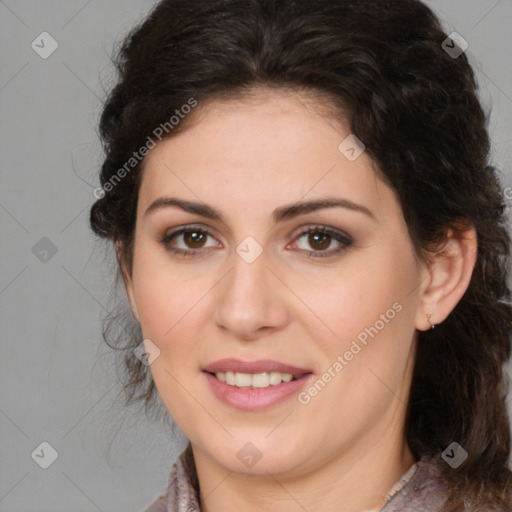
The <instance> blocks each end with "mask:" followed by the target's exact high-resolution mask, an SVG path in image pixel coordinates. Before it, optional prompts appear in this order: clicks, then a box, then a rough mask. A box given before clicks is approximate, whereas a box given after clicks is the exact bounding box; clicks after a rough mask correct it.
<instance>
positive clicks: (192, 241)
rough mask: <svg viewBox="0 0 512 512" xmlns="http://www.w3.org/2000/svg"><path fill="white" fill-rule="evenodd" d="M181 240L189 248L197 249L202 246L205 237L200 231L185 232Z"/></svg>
mask: <svg viewBox="0 0 512 512" xmlns="http://www.w3.org/2000/svg"><path fill="white" fill-rule="evenodd" d="M183 239H184V240H185V243H186V244H187V245H188V246H189V247H191V248H193V249H197V248H199V247H202V245H203V244H204V241H205V236H204V233H201V232H200V231H187V232H186V233H184V235H183Z"/></svg>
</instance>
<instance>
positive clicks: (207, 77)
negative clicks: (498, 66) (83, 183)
mask: <svg viewBox="0 0 512 512" xmlns="http://www.w3.org/2000/svg"><path fill="white" fill-rule="evenodd" d="M446 37H447V34H446V33H445V32H444V31H443V28H442V26H441V24H440V21H439V19H438V18H437V17H436V16H435V15H434V14H433V12H432V11H431V10H430V9H429V8H428V7H427V6H425V5H424V4H423V3H421V2H420V1H417V0H364V1H362V0H315V1H311V0H163V1H161V2H160V3H158V4H157V5H156V6H155V8H154V9H153V10H152V12H151V13H150V14H149V15H148V17H147V18H146V19H145V20H144V21H143V22H141V23H140V24H139V25H138V26H137V27H136V28H134V29H133V30H132V31H131V32H130V34H129V35H128V36H126V38H125V39H124V40H123V41H122V44H121V45H120V46H119V47H118V48H117V49H116V51H115V52H114V53H115V54H114V58H113V61H114V63H115V66H116V70H117V72H118V77H117V81H116V84H115V86H114V87H113V88H112V90H111V91H110V93H109V94H108V97H107V100H106V103H105V105H104V108H103V110H102V114H101V120H100V125H99V128H100V137H101V140H102V143H103V148H104V150H105V154H106V156H105V160H104V162H103V165H102V168H101V173H100V181H101V184H102V186H103V187H104V188H105V190H107V188H109V190H108V191H107V192H106V193H105V195H104V197H102V198H100V199H98V200H97V201H96V202H95V203H94V204H93V206H92V208H91V211H90V225H91V227H92V229H93V231H94V232H95V233H96V234H97V235H99V236H100V237H102V238H104V239H107V240H110V241H112V242H115V243H116V246H117V247H118V248H119V251H118V253H117V262H118V264H119V267H118V271H121V270H123V271H126V272H131V268H132V251H133V236H134V228H135V220H136V208H137V198H138V190H139V184H140V175H141V172H140V168H141V165H140V163H139V164H137V165H136V166H134V167H133V169H132V170H130V171H129V172H127V173H126V176H124V177H123V178H122V179H121V180H118V182H116V184H115V186H113V187H106V186H105V185H106V184H107V183H112V181H111V180H112V177H113V176H114V175H115V174H116V173H118V170H119V169H120V168H122V167H123V166H124V165H125V164H126V162H127V161H129V159H130V157H131V156H132V154H133V152H134V151H137V150H138V149H139V148H140V147H142V146H143V145H144V144H146V143H147V140H148V136H152V133H154V130H155V128H156V127H158V126H159V125H160V124H161V123H164V122H166V121H167V122H168V121H169V119H170V118H171V116H173V115H175V114H176V111H177V110H178V111H181V110H180V109H182V107H183V105H185V104H187V103H188V102H189V101H190V99H191V98H194V99H195V100H196V101H198V103H199V107H197V108H198V109H200V106H201V104H205V103H206V102H207V101H212V100H214V99H216V98H222V99H228V100H229V99H235V98H241V97H242V98H243V97H244V95H245V94H247V93H248V92H250V91H251V90H253V89H254V88H255V87H264V88H265V87H266V88H276V87H277V88H281V89H286V90H292V91H293V90H295V91H309V92H313V93H315V94H317V95H318V97H319V98H328V100H329V104H330V106H331V110H332V112H333V113H334V114H335V115H338V116H339V117H340V118H341V119H346V120H348V122H349V124H350V127H351V131H352V132H353V133H354V134H356V135H357V137H359V139H361V140H362V141H364V144H365V145H366V151H367V152H368V154H369V155H370V156H371V158H372V159H373V161H374V162H375V164H376V167H377V169H378V170H377V172H378V173H379V175H380V177H381V178H382V179H384V180H385V182H386V183H387V184H388V185H389V186H391V187H392V188H393V189H394V190H395V191H396V194H397V197H398V199H399V201H400V203H401V206H402V211H403V214H404V217H405V220H406V223H407V226H408V231H409V234H410V237H411V240H412V242H413V244H414V246H415V248H416V251H417V253H418V255H419V256H420V257H421V258H423V259H424V260H425V261H428V257H429V251H431V250H434V249H435V248H436V247H438V244H440V243H441V242H442V241H443V240H444V239H445V234H446V230H447V228H449V227H451V228H453V229H454V230H455V231H456V232H457V231H459V230H461V229H464V227H467V226H471V225H472V226H474V227H475V229H476V232H477V237H478V255H477V261H476V266H475V269H474V272H473V275H472V279H471V282H470V284H469V287H468V289H467V291H466V293H465V294H464V296H463V297H462V299H461V300H460V302H459V303H458V304H457V306H456V307H455V308H454V310H453V311H452V312H451V314H450V315H449V316H448V318H447V319H446V321H445V322H443V323H442V324H441V325H438V326H437V327H436V328H435V329H434V330H430V331H425V332H418V350H417V357H416V362H415V370H414V376H413V381H412V388H411V395H410V402H409V406H408V414H407V420H406V431H405V435H406V437H407V441H408V443H409V445H410V447H411V449H412V451H413V453H414V454H415V456H416V457H418V458H420V457H422V456H432V457H439V454H440V453H441V452H442V451H443V450H445V449H446V447H447V446H449V445H450V444H451V443H452V442H453V441H457V442H458V443H459V444H460V445H461V446H462V447H463V448H464V449H465V450H466V451H467V453H468V458H467V460H466V461H465V462H464V463H463V464H462V465H460V466H459V467H458V468H457V469H452V468H451V467H450V466H449V465H448V464H445V463H442V473H443V476H444V478H445V479H446V481H447V482H448V489H449V499H448V502H447V504H446V505H445V507H444V511H445V512H452V511H462V510H479V511H480V510H482V511H486V512H488V511H500V512H504V511H510V510H512V498H511V495H512V491H511V482H512V474H511V471H510V466H509V457H510V441H511V440H510V429H509V420H508V417H507V411H506V404H505V402H506V398H507V389H508V383H507V380H506V377H505V375H506V374H505V373H504V369H503V365H504V363H505V362H506V361H507V360H508V358H509V356H510V351H511V333H512V306H511V294H510V289H509V288H508V286H507V279H508V275H509V271H510V235H509V233H508V232H507V226H506V204H505V198H504V194H503V190H502V188H501V185H500V182H499V176H498V172H497V170H496V169H495V168H494V167H492V166H491V165H490V161H489V149H490V143H489V137H488V132H487V117H486V115H485V113H484V111H483V109H482V106H481V104H480V101H479V99H478V95H477V83H476V79H475V76H474V72H473V70H472V68H471V66H470V64H469V63H468V59H467V57H466V55H465V54H462V55H460V56H459V57H458V58H452V56H450V55H449V54H448V53H447V52H446V51H445V50H444V49H443V47H442V43H443V41H444V40H445V39H446ZM193 117H194V114H193V113H192V114H190V115H189V116H188V117H187V116H184V118H183V119H181V117H180V122H179V123H177V124H176V126H173V128H172V129H169V133H165V136H166V137H172V136H173V134H175V133H178V132H180V131H181V130H184V129H186V127H187V124H188V123H189V121H190V119H192V118H193ZM153 138H154V137H153ZM214 179H215V177H214V176H212V180H214ZM117 277H119V274H118V276H117ZM107 320H108V321H107V322H106V324H109V325H110V326H111V324H112V323H115V322H116V321H118V320H119V319H118V318H117V319H116V318H115V317H111V318H109V319H107ZM112 332H113V331H111V330H109V328H108V327H104V332H103V335H104V338H105V340H106V341H107V342H108V343H109V342H112V343H113V345H116V346H119V342H121V341H124V342H126V340H128V342H127V343H125V346H124V347H123V350H125V351H126V352H125V357H124V358H123V361H124V364H125V365H126V367H125V377H126V376H127V380H126V382H125V387H124V389H125V392H126V402H127V403H129V402H133V401H135V402H137V401H139V403H140V401H143V402H144V404H145V407H146V412H147V410H148V408H149V409H150V410H151V409H152V408H153V406H154V405H155V403H156V402H155V394H156V388H155V386H154V382H153V380H152V378H151V377H150V375H149V371H148V369H147V367H146V366H144V365H143V364H142V363H141V362H140V361H139V360H138V359H137V358H135V357H134V356H133V348H134V347H135V346H137V345H138V344H139V343H140V342H141V337H140V328H139V329H135V330H134V332H133V334H129V335H126V334H125V335H124V336H118V337H119V339H117V338H116V339H112V338H115V336H114V337H110V336H109V333H112ZM121 338H122V339H121ZM136 393H138V395H137V396H136V397H134V395H135V394H136Z"/></svg>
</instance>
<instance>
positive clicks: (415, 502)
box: [381, 458, 447, 512]
mask: <svg viewBox="0 0 512 512" xmlns="http://www.w3.org/2000/svg"><path fill="white" fill-rule="evenodd" d="M440 464H441V463H440V460H438V459H436V458H423V459H421V460H420V461H418V462H417V463H416V464H414V465H413V466H412V467H411V468H410V469H409V470H408V471H407V472H406V473H405V474H404V475H403V477H402V478H401V479H400V481H399V482H398V483H397V484H396V485H395V486H394V487H393V490H392V491H391V492H390V494H389V495H388V501H387V502H386V504H385V505H384V508H382V511H381V512H417V511H418V510H421V511H422V512H439V511H441V510H442V509H443V504H444V503H445V500H446V496H447V489H446V484H445V483H444V480H443V478H442V476H441V466H440Z"/></svg>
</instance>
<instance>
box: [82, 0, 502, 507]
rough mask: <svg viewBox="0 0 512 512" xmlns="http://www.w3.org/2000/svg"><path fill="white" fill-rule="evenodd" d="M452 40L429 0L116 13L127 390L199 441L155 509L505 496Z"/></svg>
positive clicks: (472, 101) (486, 286)
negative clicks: (130, 329) (131, 16)
mask: <svg viewBox="0 0 512 512" xmlns="http://www.w3.org/2000/svg"><path fill="white" fill-rule="evenodd" d="M455 50H457V51H455ZM463 50H464V48H463V44H462V43H461V42H460V39H456V38H448V37H447V34H445V33H444V32H443V31H442V29H441V27H440V24H439V21H438V20H437V18H436V17H435V16H434V14H433V13H432V12H431V11H430V10H429V9H428V8H427V7H426V6H425V5H423V4H422V3H421V2H419V1H417V0H392V1H383V0H369V1H365V2H360V1H356V0H319V1H315V2H309V1H307V0H289V1H277V0H187V1H184V0H164V1H162V2H160V3H159V4H158V5H157V6H156V7H155V8H154V10H153V11H152V12H151V14H150V15H149V16H148V18H147V19H146V20H145V21H144V22H143V23H142V24H141V25H140V26H139V27H137V28H136V29H134V30H133V31H132V33H131V34H130V36H129V37H127V38H126V40H125V41H124V44H123V45H122V47H121V48H120V51H119V53H118V55H117V61H116V63H117V67H118V70H119V80H118V83H117V85H116V86H115V87H114V89H113V90H112V92H111V93H110V96H109V98H108V101H107V103H106V105H105V107H104V111H103V113H102V118H101V123H100V129H101V137H102V140H103V142H104V147H105V151H106V158H105V161H104V164H103V166H102V170H101V176H100V179H101V185H102V187H101V188H100V189H98V190H97V192H98V193H97V197H98V198H99V199H98V201H97V202H96V203H95V204H94V205H93V207H92V210H91V219H90V221H91V226H92V229H93V230H94V231H95V233H97V234H98V235H100V236H101V237H103V238H106V239H109V240H111V241H112V242H113V243H114V244H115V249H116V256H117V260H118V263H119V268H120V271H121V275H122V277H123V280H124V285H125V287H126V292H127V296H128V299H129V302H130V305H131V310H132V313H133V316H134V317H135V319H136V320H137V322H138V323H139V324H140V330H141V333H142V337H141V338H134V340H133V343H132V344H131V350H130V351H129V352H128V355H127V356H126V367H127V369H128V370H129V375H130V380H129V381H128V382H127V384H126V389H127V392H128V394H129V396H130V397H133V394H134V393H135V391H139V392H141V393H140V395H139V397H141V398H142V399H143V400H144V402H145V404H146V406H147V407H151V406H152V404H154V400H155V395H156V393H157V392H158V395H159V396H160V397H161V399H162V401H163V403H164V404H165V406H166V409H167V410H168V412H169V414H170V416H171V417H172V418H173V420H174V421H175V422H176V423H177V424H178V425H179V426H180V428H181V429H182V431H183V432H184V433H185V435H186V436H187V438H188V440H189V441H190V443H189V445H188V447H187V449H186V450H185V451H184V452H183V453H182V455H181V456H180V457H179V459H178V461H177V462H176V464H175V465H174V466H173V468H172V471H171V475H170V479H169V487H168V489H167V492H166V493H165V494H162V495H161V496H160V497H159V498H158V499H157V500H156V501H155V502H154V503H153V504H152V505H151V506H150V507H149V508H148V512H157V511H181V512H184V511H189V512H192V511H198V510H201V511H203V512H204V511H207V512H217V511H223V512H226V511H235V510H236V511H239V510H244V511H249V512H250V511H253V510H254V511H255V510H265V511H274V510H280V511H281V510H287V511H294V510H297V511H299V510H308V511H315V510H329V511H330V510H332V511H334V510H336V511H342V510H343V511H351V512H353V511H362V510H364V511H369V510H372V511H378V510H380V511H382V512H392V511H409V510H414V511H417V510H421V511H444V512H448V511H459V510H460V511H462V510H475V511H476V510H478V511H480V510H482V511H484V510H485V511H509V510H512V501H511V495H512V491H511V482H512V478H511V472H510V468H509V466H508V461H509V456H510V430H509V422H508V418H507V413H506V408H505V399H506V392H507V382H506V380H505V376H504V374H503V373H502V365H503V363H504V362H505V361H507V360H508V358H509V356H510V334H511V330H512V308H511V304H510V290H509V288H508V287H507V284H506V280H507V276H508V274H507V272H508V265H509V263H510V256H509V249H510V247H509V246H510V238H509V234H508V232H507V229H506V217H505V204H504V197H503V191H502V190H501V187H500V183H499V180H498V177H497V172H496V171H495V170H494V168H493V167H491V166H490V165H489V164H488V153H489V140H488V134H487V131H486V122H485V121H486V120H485V116H484V113H483V111H482V108H481V106H480V104H479V101H478V98H477V95H476V85H475V80H474V75H473V72H472V69H471V67H470V65H469V64H468V60H467V58H466V56H465V54H464V52H463ZM142 341H143V343H142ZM143 355H144V357H143ZM148 372H150V378H149V379H148ZM155 388H156V389H155Z"/></svg>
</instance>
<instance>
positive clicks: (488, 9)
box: [0, 0, 512, 512]
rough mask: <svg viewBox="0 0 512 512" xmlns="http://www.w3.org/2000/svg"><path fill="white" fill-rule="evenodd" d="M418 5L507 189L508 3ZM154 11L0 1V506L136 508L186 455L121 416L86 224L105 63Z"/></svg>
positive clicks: (93, 245)
mask: <svg viewBox="0 0 512 512" xmlns="http://www.w3.org/2000/svg"><path fill="white" fill-rule="evenodd" d="M427 3H428V4H429V5H431V6H432V7H433V8H434V9H435V10H436V11H437V12H438V13H439V14H440V16H441V17H442V19H443V20H444V21H445V25H446V28H447V30H448V32H451V31H453V30H455V31H457V32H459V33H460V34H462V35H463V37H464V38H465V39H466V40H467V41H468V42H469V50H468V54H469V56H470V58H471V59H472V62H473V63H474V65H475V68H476V70H477V74H478V77H479V81H480V84H481V96H482V100H483V102H484V104H485V105H486V107H487V108H490V107H492V109H493V110H492V115H491V123H490V131H491V136H492V138H493V158H494V163H495V164H496V165H498V166H499V167H500V168H502V169H503V185H504V187H511V186H512V175H511V168H512V158H511V155H512V142H511V138H512V137H511V133H512V65H511V58H510V51H511V50H512V32H511V31H510V27H511V26H512V2H511V1H510V0H501V1H497V0H471V1H469V0H430V1H429V2H427ZM153 4H154V1H153V0H144V1H140V0H139V1H135V0H109V1H99V0H89V1H87V0H66V1H64V0H60V1H56V0H53V1H29V0H18V1H15V0H5V1H1V0H0V34H1V36H0V37H1V46H0V59H1V67H0V112H1V114H0V115H1V120H2V123H1V127H0V130H1V138H0V140H1V153H2V187H1V190H0V226H1V234H2V244H1V254H0V261H1V268H0V311H1V318H2V345H1V350H2V352H1V354H2V356H1V363H0V364H1V374H0V436H1V440H2V441H1V444H0V511H9V512H14V511H23V512H29V511H36V510H37V511H38V512H45V511H53V512H59V511H66V512H67V511H69V510H73V511H97V510H100V511H103V512H107V511H112V512H115V511H120V510H126V511H129V510H131V511H137V510H141V509H142V508H143V507H144V506H145V505H147V504H148V503H149V502H151V501H152V500H153V499H154V498H155V497H156V496H157V495H158V494H159V493H160V492H162V491H164V490H165V487H166V483H167V477H168V473H169V470H170V467H171V465H172V463H173V461H174V459H175V458H176V456H177V454H178V453H179V452H180V451H181V449H182V448H183V446H184V438H183V436H182V435H181V434H180V433H179V432H178V434H177V436H174V437H173V436H172V435H171V434H170V432H169V429H168V428H166V427H165V426H163V425H157V424H156V423H155V422H151V421H149V420H147V419H146V417H145V416H144V415H140V416H135V415H134V414H132V413H130V411H128V415H127V416H123V411H122V409H121V407H120V406H119V395H118V391H119V390H118V388H117V387H116V383H117V378H116V370H115V367H114V366H113V357H112V355H111V354H112V351H111V350H110V349H109V348H108V347H107V346H106V345H105V344H104V342H103V340H102V338H101V325H100V318H101V317H103V316H104V315H105V314H106V312H107V311H108V309H109V308H110V306H111V305H112V300H111V299H112V297H110V296H109V291H110V286H111V284H112V280H111V276H112V266H111V265H110V263H109V262H111V258H110V257H109V253H108V251H107V250H106V249H105V245H104V244H102V243H100V242H95V238H94V237H93V235H92V234H91V233H90V232H89V230H88V227H87V221H88V210H89V207H90V205H91V204H92V202H93V201H94V198H93V196H92V190H93V188H94V187H96V186H98V179H97V170H98V168H99V165H100V162H101V156H102V155H101V148H100V145H99V142H98V139H97V136H96V126H97V120H98V115H99V108H100V101H101V100H102V99H103V98H104V88H107V89H108V88H109V87H110V85H111V83H112V77H113V72H112V68H111V66H110V64H109V58H108V55H109V54H110V52H111V50H112V45H113V43H114V41H115V40H116V39H119V38H120V37H121V35H123V34H125V33H126V32H127V31H128V30H129V29H130V28H131V27H132V26H133V24H134V23H135V22H136V21H138V20H140V19H141V18H142V17H143V16H144V14H145V13H147V12H148V11H149V9H150V7H151V6H152V5H153ZM507 27H508V28H507ZM45 31H46V32H48V33H50V34H51V36H52V37H53V38H54V39H55V40H56V41H57V42H58V48H57V50H56V51H55V52H54V53H53V54H52V55H51V56H49V57H48V58H46V59H43V58H41V57H40V56H39V55H38V54H37V53H36V52H35V51H34V50H33V49H32V47H31V43H32V41H34V40H35V39H36V38H37V36H39V34H41V33H42V32H45ZM45 47H46V48H49V45H48V44H45ZM509 197H511V199H510V200H509V203H510V204H512V193H511V194H509ZM509 211H510V210H509ZM43 237H46V238H47V239H49V240H50V241H51V243H50V242H48V240H43V241H42V242H41V241H40V240H41V239H42V238H43ZM36 244H39V245H36ZM34 246H35V247H36V248H35V249H33V248H34ZM53 246H54V247H55V249H56V253H55V254H52V252H51V248H52V247H53ZM44 249H47V250H49V252H48V253H47V254H46V255H45V253H44V252H42V250H44ZM55 249H54V250H55ZM109 258H110V259H109ZM41 259H42V260H43V261H41ZM45 259H46V260H47V261H44V260H45ZM509 404H510V400H509ZM42 442H48V443H49V444H50V445H51V446H52V447H53V448H54V449H55V450H56V451H57V452H58V458H57V459H56V460H55V462H54V463H53V464H52V465H51V466H50V467H49V468H48V469H42V468H41V467H39V465H38V464H36V462H35V461H34V460H33V458H32V457H31V454H32V453H33V451H34V450H35V449H36V448H37V447H38V446H39V445H40V443H42ZM36 453H40V449H39V451H38V452H36ZM43 453H44V454H45V455H44V457H49V453H50V452H49V451H48V450H46V451H45V452H43ZM44 457H40V459H39V460H41V459H43V458H44ZM46 460H49V459H48V458H47V459H46Z"/></svg>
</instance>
